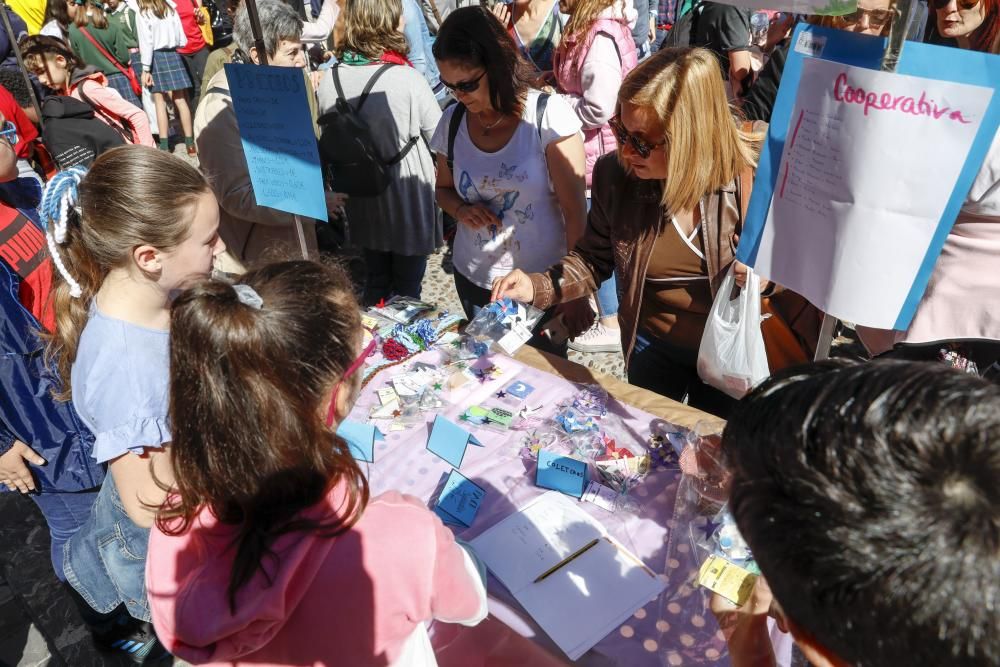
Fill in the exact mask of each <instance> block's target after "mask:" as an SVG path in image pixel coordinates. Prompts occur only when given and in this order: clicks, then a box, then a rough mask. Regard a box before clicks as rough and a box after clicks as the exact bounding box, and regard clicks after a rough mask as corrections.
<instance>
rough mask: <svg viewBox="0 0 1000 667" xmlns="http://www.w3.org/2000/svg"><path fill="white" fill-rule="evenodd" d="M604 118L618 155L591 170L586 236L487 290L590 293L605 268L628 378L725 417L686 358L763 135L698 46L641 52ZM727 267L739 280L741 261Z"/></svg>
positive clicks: (723, 406) (544, 296)
mask: <svg viewBox="0 0 1000 667" xmlns="http://www.w3.org/2000/svg"><path fill="white" fill-rule="evenodd" d="M610 124H611V128H612V129H613V131H614V132H615V135H616V138H617V139H618V144H619V149H618V154H617V156H612V155H608V156H605V157H603V158H601V159H599V160H598V162H597V166H596V167H595V169H594V181H593V190H592V195H593V199H592V207H591V209H590V216H589V225H588V228H587V232H586V233H585V234H584V237H583V238H582V239H581V240H580V241H579V242H578V243H577V244H576V248H575V249H574V250H572V251H571V252H570V253H569V254H568V255H567V256H566V257H564V258H563V259H562V261H560V262H559V263H558V264H556V265H555V266H553V267H551V268H549V269H548V270H547V271H545V272H544V273H533V274H527V273H524V272H522V271H514V272H512V273H510V274H509V275H507V276H506V277H504V278H500V279H497V280H496V281H495V282H494V285H493V297H494V298H499V297H501V296H509V297H512V298H515V299H519V300H522V301H528V302H532V303H534V305H535V306H538V307H540V308H547V307H549V306H551V305H552V304H553V303H560V302H567V301H571V300H573V299H578V298H580V297H581V296H585V295H587V294H592V293H594V292H595V291H597V287H598V285H600V284H601V283H602V282H603V281H605V280H607V279H608V278H610V277H611V275H612V274H615V275H616V277H617V279H618V285H619V294H620V295H621V307H620V310H619V311H618V318H619V322H620V324H621V330H622V349H623V351H624V354H625V363H626V367H627V369H628V379H629V382H630V383H632V384H634V385H637V386H640V387H644V388H646V389H650V390H651V391H654V392H656V393H659V394H663V395H664V396H668V397H670V398H674V399H676V400H683V399H685V398H687V401H688V403H689V404H690V405H692V406H694V407H697V408H699V409H702V410H705V411H707V412H710V413H713V414H717V415H720V416H725V414H726V413H727V412H728V410H729V409H730V407H731V405H732V399H730V398H729V397H727V396H725V395H724V394H722V393H721V392H719V391H717V390H715V389H713V388H712V387H709V386H708V385H706V384H704V383H702V382H701V380H700V379H699V377H698V373H697V370H696V367H695V364H696V362H697V357H698V346H699V344H700V342H701V336H702V333H703V331H704V328H705V322H706V318H707V314H708V311H709V309H710V307H711V305H712V299H713V298H714V296H715V292H716V290H717V289H718V287H719V285H720V283H721V282H722V280H723V278H724V276H725V275H726V272H727V270H728V269H729V267H730V265H732V263H733V262H734V261H735V260H734V255H735V251H736V242H737V238H736V235H737V230H738V228H739V226H740V225H741V224H742V212H741V206H740V200H741V195H742V196H744V197H745V196H748V195H749V188H750V187H751V182H750V179H749V175H750V173H751V172H752V170H753V168H754V167H755V165H756V161H757V142H758V141H759V140H760V139H762V138H763V137H759V136H756V135H753V134H749V133H746V132H744V131H743V130H742V129H741V128H740V124H739V122H738V121H737V119H736V118H734V116H733V115H732V113H731V111H730V108H729V103H728V100H727V99H726V89H725V86H724V85H723V82H722V76H721V73H720V71H719V65H718V61H717V60H716V58H715V56H714V55H713V54H712V53H711V52H710V51H706V50H704V49H690V48H681V49H665V50H663V51H660V52H658V53H656V54H654V55H653V56H651V57H650V58H648V59H647V60H645V61H644V62H643V63H642V64H641V65H639V66H638V67H637V68H636V69H635V70H633V72H632V73H631V74H630V75H629V76H628V77H627V78H626V79H625V81H624V83H623V84H622V87H621V90H620V92H619V94H618V113H617V115H616V116H615V117H613V118H612V119H611V121H610ZM736 268H737V274H738V276H740V280H745V277H746V273H745V271H746V267H745V266H743V265H738V266H737V267H736ZM568 324H569V326H570V328H571V329H572V328H580V323H579V322H575V323H574V322H569V323H568Z"/></svg>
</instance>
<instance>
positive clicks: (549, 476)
mask: <svg viewBox="0 0 1000 667" xmlns="http://www.w3.org/2000/svg"><path fill="white" fill-rule="evenodd" d="M535 484H536V485H538V486H540V487H542V488H543V489H552V490H553V491H561V492H562V493H565V494H566V495H570V496H573V497H574V498H580V497H581V496H583V490H584V488H586V486H587V462H586V461H581V460H579V459H574V458H572V457H570V456H563V455H561V454H556V453H555V452H550V451H549V450H547V449H540V450H538V470H537V472H536V473H535Z"/></svg>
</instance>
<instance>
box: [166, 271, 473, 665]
mask: <svg viewBox="0 0 1000 667" xmlns="http://www.w3.org/2000/svg"><path fill="white" fill-rule="evenodd" d="M170 331H171V345H170V420H171V424H172V426H173V444H172V445H171V447H172V456H171V462H172V470H171V473H172V475H171V476H172V478H173V479H174V480H175V482H174V487H173V490H172V493H171V494H170V496H169V498H168V500H167V502H166V504H165V505H164V506H163V509H162V510H161V512H160V515H159V517H158V518H157V523H156V527H155V528H154V529H153V531H152V534H151V535H150V541H149V560H148V562H147V565H146V577H147V586H148V588H149V600H150V605H151V607H152V612H153V622H154V623H155V626H156V631H157V634H158V636H159V637H160V639H161V641H162V642H163V644H164V645H165V646H166V648H167V649H169V650H170V652H171V653H173V654H174V655H176V656H178V657H180V658H182V659H184V660H187V661H189V662H191V663H194V664H206V663H209V664H220V665H221V664H226V665H274V666H275V667H277V666H279V665H314V664H315V665H373V664H392V665H417V664H419V665H432V664H436V662H435V660H434V655H433V652H432V651H433V649H432V647H431V643H430V640H429V638H428V635H427V630H426V626H427V624H428V623H429V622H430V621H431V620H434V619H437V620H439V621H445V622H452V623H462V624H465V625H474V624H476V623H478V622H479V621H481V620H482V619H483V618H484V617H485V616H486V591H485V588H484V585H483V579H482V576H481V574H480V572H479V570H478V566H477V565H476V562H475V561H474V560H473V557H472V556H471V555H470V554H469V552H467V551H466V550H465V549H464V548H463V547H461V546H460V545H459V544H457V543H456V542H455V539H454V537H453V536H452V534H451V531H450V530H448V529H447V528H445V526H444V525H443V524H442V522H441V520H440V519H439V518H438V517H437V516H436V515H435V514H434V513H432V512H431V511H429V510H428V509H427V507H426V505H425V504H424V503H423V502H421V501H419V500H417V499H415V498H411V497H408V496H403V495H401V494H399V493H396V492H390V493H387V494H384V495H381V496H378V497H376V498H373V499H371V500H369V497H368V484H367V481H366V479H365V477H364V475H363V474H362V471H361V469H360V468H359V467H358V463H357V461H356V460H355V459H354V458H353V457H352V455H351V453H350V451H349V449H348V446H347V443H346V442H345V441H344V440H343V439H342V438H340V437H339V436H338V435H337V433H336V430H337V427H338V425H339V424H340V423H341V422H342V420H343V419H344V418H345V417H346V416H347V414H348V413H349V412H350V410H351V407H352V406H353V403H354V400H355V398H356V397H357V394H358V390H359V387H360V384H361V381H360V378H361V375H362V373H361V372H360V371H361V366H362V364H363V363H364V360H365V359H366V358H367V357H368V354H369V353H370V352H371V351H372V348H373V347H374V345H373V344H369V345H367V346H366V345H364V343H363V339H362V336H363V330H362V328H361V318H360V314H359V308H358V304H357V302H356V301H355V299H354V296H353V291H352V287H351V284H350V281H349V280H348V279H347V277H346V276H345V274H344V273H343V272H342V271H341V270H339V269H335V268H332V267H326V266H323V265H321V264H317V263H315V262H308V261H294V262H283V263H279V264H271V265H266V266H263V267H261V268H259V269H256V270H253V271H251V272H249V273H247V274H245V275H244V276H243V277H242V278H240V280H239V283H238V284H236V285H230V284H227V283H222V282H218V281H208V282H205V283H203V284H201V285H198V286H197V287H194V288H192V289H190V290H188V291H187V292H185V293H184V294H182V295H180V296H179V297H178V298H177V300H176V301H175V302H174V306H173V310H172V314H171V324H170Z"/></svg>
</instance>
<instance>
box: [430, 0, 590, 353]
mask: <svg viewBox="0 0 1000 667" xmlns="http://www.w3.org/2000/svg"><path fill="white" fill-rule="evenodd" d="M434 57H435V58H436V59H437V63H438V68H439V69H440V71H441V82H442V83H443V84H444V85H446V86H448V88H450V89H451V90H452V91H453V94H454V96H455V98H456V99H457V100H458V104H455V105H453V106H452V107H451V108H449V109H447V110H446V111H445V113H444V115H443V116H442V118H441V122H440V123H439V124H438V128H437V131H436V132H435V133H434V138H433V139H432V140H431V148H432V149H433V150H434V151H436V152H437V155H438V158H437V160H438V173H437V201H438V205H439V206H440V207H441V208H442V209H443V210H444V211H445V212H446V213H448V214H449V215H451V216H453V217H454V218H455V219H456V220H458V223H459V224H458V230H457V232H456V236H455V248H454V255H453V262H454V265H455V273H454V277H455V287H456V288H457V290H458V296H459V298H460V299H461V301H462V307H463V309H464V310H465V313H466V315H467V316H469V317H470V318H471V317H472V316H473V315H474V314H475V312H476V311H477V310H478V309H479V308H481V307H482V306H484V305H486V304H487V303H489V301H490V288H491V286H492V284H493V281H494V280H495V279H496V278H499V277H501V276H504V275H506V274H507V273H509V272H510V271H511V270H512V269H515V268H521V269H524V270H526V271H541V270H543V269H544V268H545V267H547V266H549V265H551V264H552V263H553V262H555V261H556V260H558V259H559V258H560V257H562V256H563V255H564V254H565V253H566V250H567V249H568V248H572V247H573V246H574V245H575V243H576V240H577V239H578V238H579V237H580V236H581V234H582V233H583V227H584V222H585V215H586V201H585V197H584V169H585V167H584V162H585V157H584V150H583V140H582V139H581V137H580V119H579V118H578V117H577V115H576V113H575V112H574V111H573V109H572V107H570V105H569V104H568V103H567V102H566V101H565V100H563V99H562V98H561V97H560V96H558V95H548V94H545V93H540V92H539V91H537V90H533V89H532V88H531V83H530V82H531V79H532V78H533V74H532V72H531V69H530V67H529V66H528V65H527V63H525V61H524V60H523V58H521V56H520V55H519V53H518V50H517V47H516V46H515V45H514V41H513V40H512V39H511V37H510V35H508V34H507V33H506V32H505V31H504V29H503V26H502V25H500V23H499V22H497V20H496V19H495V18H494V17H493V16H492V15H491V14H490V13H489V11H488V10H486V9H483V8H481V7H466V8H463V9H458V10H455V11H454V12H452V13H451V14H450V15H449V16H448V18H447V19H446V20H445V21H444V23H442V25H441V29H440V31H439V32H438V36H437V40H436V41H435V43H434ZM582 305H583V307H586V306H587V304H586V303H585V302H584V303H583V304H582ZM573 308H575V309H579V308H580V305H578V304H577V305H574V306H573ZM588 311H589V308H588ZM550 315H551V313H550ZM588 324H589V322H588ZM542 328H544V325H543V327H542ZM534 343H535V344H538V345H540V346H542V347H544V348H548V349H549V350H551V351H554V352H560V353H562V354H565V346H564V345H560V346H549V345H547V344H546V342H545V341H544V340H543V339H541V338H540V337H536V339H535V340H534Z"/></svg>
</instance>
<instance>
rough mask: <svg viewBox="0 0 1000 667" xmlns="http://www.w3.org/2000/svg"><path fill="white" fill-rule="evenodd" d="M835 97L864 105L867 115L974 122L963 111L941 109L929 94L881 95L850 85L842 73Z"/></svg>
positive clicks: (839, 76) (835, 85) (835, 87)
mask: <svg viewBox="0 0 1000 667" xmlns="http://www.w3.org/2000/svg"><path fill="white" fill-rule="evenodd" d="M833 97H834V99H836V100H837V101H838V102H843V103H846V104H859V105H864V108H865V115H866V116H867V115H868V111H869V110H871V109H875V110H876V111H898V112H901V113H905V114H910V115H912V116H927V117H928V118H933V119H935V120H940V119H941V118H944V117H947V119H948V120H954V121H958V122H959V123H963V124H966V125H967V124H969V123H971V122H972V121H971V120H966V118H965V117H964V116H963V115H962V112H961V110H959V109H952V108H951V107H939V106H938V105H937V103H935V102H934V100H928V99H927V93H923V92H922V93H920V97H919V98H914V97H911V96H909V95H893V94H892V93H885V92H883V93H879V92H876V91H872V90H868V91H866V90H865V89H864V88H860V87H858V88H855V87H854V86H851V85H850V83H848V80H847V73H846V72H841V73H840V74H838V75H837V79H836V80H835V81H834V83H833Z"/></svg>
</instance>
